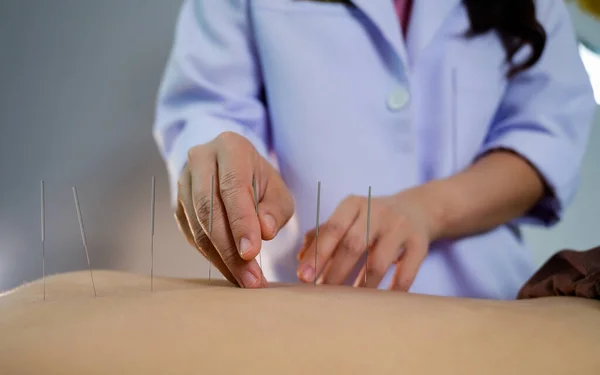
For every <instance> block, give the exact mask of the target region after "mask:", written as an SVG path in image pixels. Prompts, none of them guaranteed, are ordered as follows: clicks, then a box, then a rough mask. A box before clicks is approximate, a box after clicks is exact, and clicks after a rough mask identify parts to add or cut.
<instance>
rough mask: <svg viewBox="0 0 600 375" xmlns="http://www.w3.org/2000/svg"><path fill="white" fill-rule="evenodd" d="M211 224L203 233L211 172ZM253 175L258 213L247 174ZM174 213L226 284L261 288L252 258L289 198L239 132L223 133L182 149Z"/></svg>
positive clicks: (288, 211)
mask: <svg viewBox="0 0 600 375" xmlns="http://www.w3.org/2000/svg"><path fill="white" fill-rule="evenodd" d="M212 175H214V176H215V177H214V178H215V180H214V197H213V217H212V218H213V227H212V234H210V235H209V220H210V201H211V196H210V188H211V176H212ZM253 177H255V179H256V187H257V196H258V216H257V214H256V209H255V204H254V192H253V187H252V179H253ZM178 190H179V191H178V207H177V212H176V214H175V217H176V220H177V223H178V224H179V227H180V229H181V231H182V232H183V233H184V234H185V237H186V238H187V240H188V242H189V243H190V244H191V245H192V246H194V247H196V248H197V249H198V250H199V251H200V252H201V253H202V254H203V255H204V256H205V257H207V259H210V261H211V262H212V263H213V264H214V265H215V266H216V267H217V268H218V269H219V271H221V273H222V274H223V275H224V276H225V277H226V278H227V279H228V280H229V281H231V282H232V283H234V284H238V285H240V286H241V287H244V288H260V287H266V286H267V281H266V279H265V278H264V276H263V273H262V270H261V269H260V267H259V265H258V263H257V261H256V260H255V257H256V256H257V255H258V253H259V252H260V249H261V244H262V240H271V239H273V238H274V237H275V236H276V234H277V232H278V231H279V230H280V229H281V227H283V225H284V224H285V223H286V222H287V221H288V220H289V219H290V217H291V216H292V214H293V212H294V203H293V199H292V196H291V194H290V192H289V191H288V189H287V187H286V186H285V184H284V182H283V181H282V179H281V177H280V176H279V174H278V173H277V171H276V170H275V169H274V168H273V167H272V166H271V164H269V162H268V161H267V160H265V159H264V158H263V157H262V156H261V155H260V154H259V153H258V152H257V151H256V150H255V148H254V147H253V146H252V144H251V143H250V142H249V141H248V140H247V139H246V138H244V137H242V136H241V135H238V134H235V133H229V132H227V133H223V134H221V135H219V136H218V137H217V138H215V139H214V140H213V141H211V142H209V143H207V144H204V145H200V146H196V147H194V148H192V149H191V150H190V152H189V153H188V163H187V165H186V167H185V168H184V170H183V172H182V173H181V177H180V179H179V189H178Z"/></svg>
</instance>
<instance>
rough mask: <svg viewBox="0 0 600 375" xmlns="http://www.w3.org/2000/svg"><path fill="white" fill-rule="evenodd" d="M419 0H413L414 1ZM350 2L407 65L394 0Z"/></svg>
mask: <svg viewBox="0 0 600 375" xmlns="http://www.w3.org/2000/svg"><path fill="white" fill-rule="evenodd" d="M419 1H420V0H415V2H419ZM444 1H446V0H444ZM352 3H354V5H355V6H356V7H357V8H358V9H359V10H360V11H361V12H363V13H364V14H365V15H366V16H367V18H368V19H369V20H370V21H371V22H372V23H373V24H374V25H375V26H376V27H377V29H378V30H379V31H380V32H381V34H382V36H383V38H384V39H385V40H386V41H387V42H388V44H389V45H390V46H391V47H392V49H393V50H394V52H396V53H397V54H398V56H399V57H400V60H401V61H402V63H403V64H404V66H406V67H408V66H409V60H408V53H407V52H406V48H405V45H404V43H403V40H402V29H401V28H400V20H399V19H398V16H397V13H396V9H395V8H394V2H393V1H392V0H352Z"/></svg>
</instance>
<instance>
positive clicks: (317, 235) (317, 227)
mask: <svg viewBox="0 0 600 375" xmlns="http://www.w3.org/2000/svg"><path fill="white" fill-rule="evenodd" d="M320 211H321V181H319V182H318V183H317V222H316V225H315V279H314V281H313V286H316V285H317V251H318V248H319V247H318V245H319V212H320Z"/></svg>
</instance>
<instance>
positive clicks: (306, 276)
mask: <svg viewBox="0 0 600 375" xmlns="http://www.w3.org/2000/svg"><path fill="white" fill-rule="evenodd" d="M298 277H299V278H300V279H301V280H302V281H305V282H309V281H313V280H314V278H315V271H314V270H313V268H312V267H311V266H309V265H308V264H305V265H303V266H302V267H300V272H299V275H298Z"/></svg>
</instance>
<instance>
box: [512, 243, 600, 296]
mask: <svg viewBox="0 0 600 375" xmlns="http://www.w3.org/2000/svg"><path fill="white" fill-rule="evenodd" d="M551 296H573V297H582V298H589V299H597V300H600V247H596V248H594V249H591V250H587V251H575V250H562V251H559V252H558V253H556V254H554V256H552V258H550V259H549V260H548V261H547V262H546V263H545V264H544V265H543V266H542V267H541V268H540V269H539V270H538V271H537V272H536V273H535V274H534V275H533V276H532V277H531V279H529V281H527V282H526V283H525V285H523V287H522V288H521V290H520V291H519V294H518V295H517V299H528V298H539V297H551Z"/></svg>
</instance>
